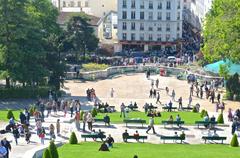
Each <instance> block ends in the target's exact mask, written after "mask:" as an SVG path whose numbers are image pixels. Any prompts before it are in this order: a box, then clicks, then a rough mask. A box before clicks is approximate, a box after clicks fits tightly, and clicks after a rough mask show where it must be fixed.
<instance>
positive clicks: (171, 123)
mask: <svg viewBox="0 0 240 158" xmlns="http://www.w3.org/2000/svg"><path fill="white" fill-rule="evenodd" d="M162 124H163V125H164V128H166V125H179V128H181V125H183V124H184V121H162Z"/></svg>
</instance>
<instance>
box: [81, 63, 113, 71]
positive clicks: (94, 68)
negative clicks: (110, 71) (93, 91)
mask: <svg viewBox="0 0 240 158" xmlns="http://www.w3.org/2000/svg"><path fill="white" fill-rule="evenodd" d="M108 67H109V65H106V64H97V63H88V64H83V65H82V69H81V71H84V72H87V71H97V70H105V69H106V68H108Z"/></svg>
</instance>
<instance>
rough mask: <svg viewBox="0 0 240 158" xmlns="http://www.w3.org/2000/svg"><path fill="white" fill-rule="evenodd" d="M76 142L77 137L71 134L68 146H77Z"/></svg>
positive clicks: (73, 133)
mask: <svg viewBox="0 0 240 158" xmlns="http://www.w3.org/2000/svg"><path fill="white" fill-rule="evenodd" d="M77 143H78V140H77V136H76V134H75V132H72V134H71V136H70V139H69V144H77Z"/></svg>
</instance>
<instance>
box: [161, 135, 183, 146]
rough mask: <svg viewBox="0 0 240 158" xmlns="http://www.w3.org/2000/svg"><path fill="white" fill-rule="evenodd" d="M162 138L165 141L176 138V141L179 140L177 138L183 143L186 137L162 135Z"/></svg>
mask: <svg viewBox="0 0 240 158" xmlns="http://www.w3.org/2000/svg"><path fill="white" fill-rule="evenodd" d="M160 139H162V140H163V143H165V140H173V141H174V140H175V141H177V140H180V141H181V144H182V142H183V141H184V140H185V138H182V137H180V136H160Z"/></svg>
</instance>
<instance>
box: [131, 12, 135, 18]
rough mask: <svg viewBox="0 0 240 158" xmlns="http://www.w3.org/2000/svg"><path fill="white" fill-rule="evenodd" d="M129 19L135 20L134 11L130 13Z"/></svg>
mask: <svg viewBox="0 0 240 158" xmlns="http://www.w3.org/2000/svg"><path fill="white" fill-rule="evenodd" d="M131 19H135V12H134V11H132V12H131Z"/></svg>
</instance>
